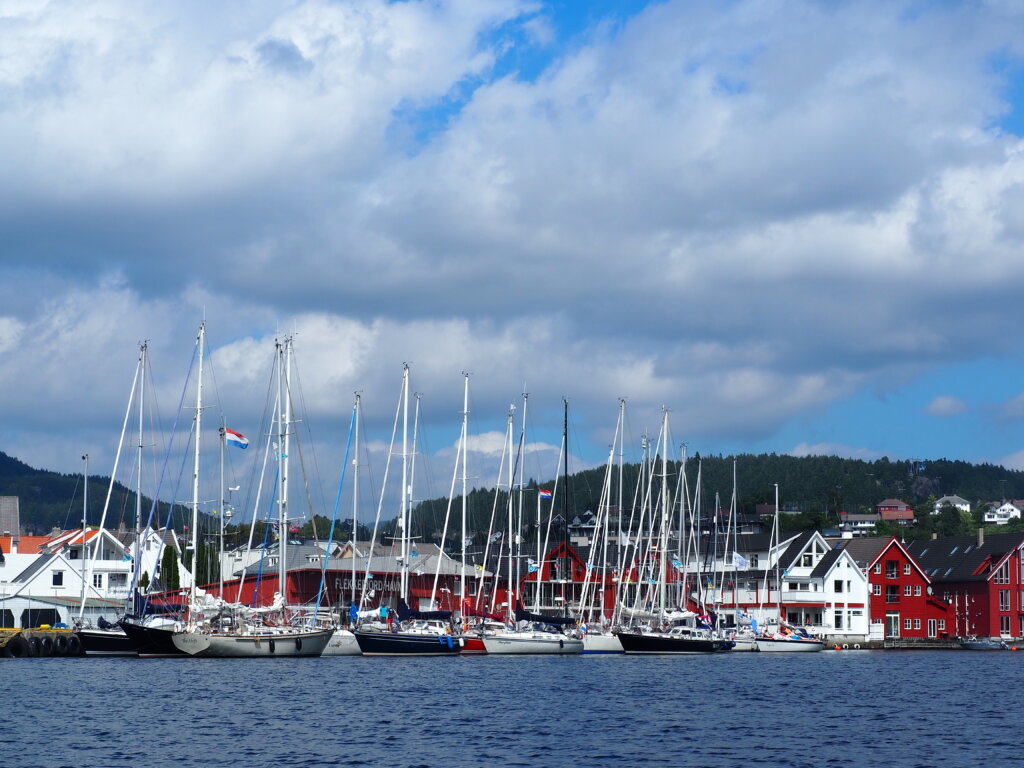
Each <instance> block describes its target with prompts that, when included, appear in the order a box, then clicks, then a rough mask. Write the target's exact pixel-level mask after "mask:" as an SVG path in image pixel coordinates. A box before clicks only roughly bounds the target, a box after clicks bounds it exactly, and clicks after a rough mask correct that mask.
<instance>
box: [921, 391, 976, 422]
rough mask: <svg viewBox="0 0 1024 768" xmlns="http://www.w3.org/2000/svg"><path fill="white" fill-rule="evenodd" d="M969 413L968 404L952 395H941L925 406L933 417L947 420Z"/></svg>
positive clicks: (926, 410)
mask: <svg viewBox="0 0 1024 768" xmlns="http://www.w3.org/2000/svg"><path fill="white" fill-rule="evenodd" d="M966 411H967V403H965V402H964V401H963V400H961V399H960V398H958V397H953V396H951V395H939V396H937V397H934V398H932V401H931V402H930V403H928V405H927V406H925V412H926V413H928V414H930V415H932V416H939V417H940V418H946V417H949V416H959V415H960V414H962V413H965V412H966Z"/></svg>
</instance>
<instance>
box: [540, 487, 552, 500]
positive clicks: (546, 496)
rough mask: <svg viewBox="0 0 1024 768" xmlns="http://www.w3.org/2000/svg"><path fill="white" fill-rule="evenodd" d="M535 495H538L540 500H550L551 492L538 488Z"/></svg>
mask: <svg viewBox="0 0 1024 768" xmlns="http://www.w3.org/2000/svg"><path fill="white" fill-rule="evenodd" d="M537 493H538V494H539V495H540V497H541V498H542V499H550V498H551V491H549V490H547V489H545V488H538V489H537Z"/></svg>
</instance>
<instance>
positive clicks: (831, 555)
mask: <svg viewBox="0 0 1024 768" xmlns="http://www.w3.org/2000/svg"><path fill="white" fill-rule="evenodd" d="M842 556H843V550H841V549H830V550H829V551H828V552H826V553H825V556H824V557H823V558H821V560H819V561H818V564H817V565H816V566H814V570H813V571H811V578H812V579H820V578H822V577H823V576H825V575H826V574H827V573H828V572H829V571H830V570H832V566H833V565H835V564H836V561H837V560H838V559H839V558H840V557H842Z"/></svg>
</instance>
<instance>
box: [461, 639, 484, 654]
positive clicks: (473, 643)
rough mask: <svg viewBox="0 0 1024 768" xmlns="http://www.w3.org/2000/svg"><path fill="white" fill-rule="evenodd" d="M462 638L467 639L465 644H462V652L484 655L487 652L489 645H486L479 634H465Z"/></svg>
mask: <svg viewBox="0 0 1024 768" xmlns="http://www.w3.org/2000/svg"><path fill="white" fill-rule="evenodd" d="M462 639H463V640H464V641H465V645H463V646H462V653H464V654H470V655H472V654H479V655H483V654H485V653H487V646H485V645H484V640H483V638H482V637H479V636H477V635H463V638H462Z"/></svg>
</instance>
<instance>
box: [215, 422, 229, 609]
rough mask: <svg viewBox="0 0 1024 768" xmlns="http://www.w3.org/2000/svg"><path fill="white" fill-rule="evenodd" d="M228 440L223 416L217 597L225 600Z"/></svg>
mask: <svg viewBox="0 0 1024 768" xmlns="http://www.w3.org/2000/svg"><path fill="white" fill-rule="evenodd" d="M226 440H227V432H226V431H225V427H224V417H223V416H221V425H220V503H219V508H218V510H217V517H218V518H220V542H219V544H218V547H217V575H218V577H219V578H220V591H219V592H218V593H217V596H218V597H219V598H220V599H221V600H223V599H224V511H225V506H224V443H225V441H226Z"/></svg>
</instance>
